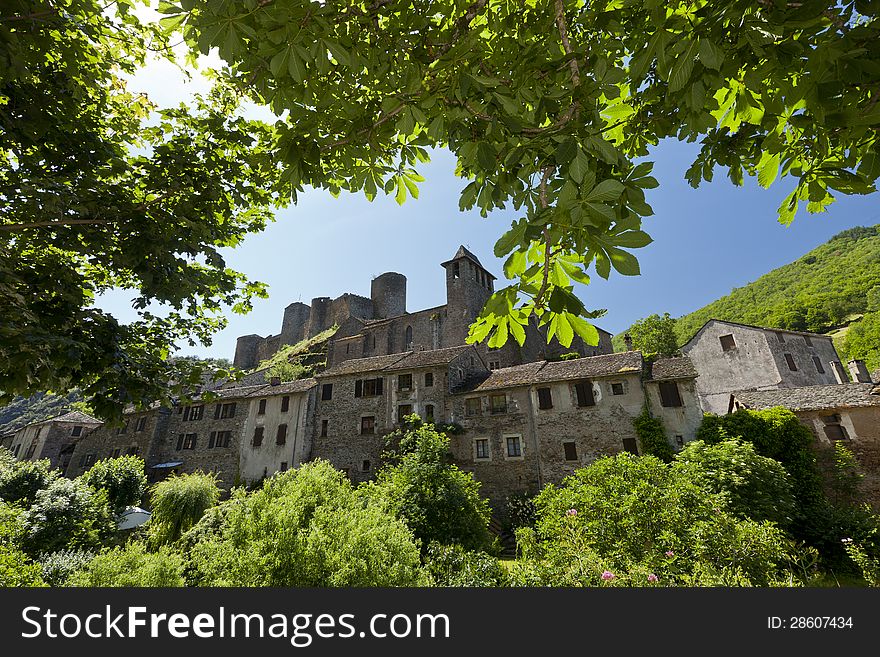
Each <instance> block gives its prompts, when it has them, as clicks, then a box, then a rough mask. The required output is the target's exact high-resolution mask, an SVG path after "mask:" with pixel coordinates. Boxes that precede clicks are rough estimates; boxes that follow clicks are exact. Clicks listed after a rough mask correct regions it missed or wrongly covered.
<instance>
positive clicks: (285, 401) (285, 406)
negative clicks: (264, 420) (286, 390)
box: [281, 396, 290, 413]
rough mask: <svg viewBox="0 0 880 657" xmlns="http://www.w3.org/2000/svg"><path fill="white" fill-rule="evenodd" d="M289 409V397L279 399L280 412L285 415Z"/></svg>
mask: <svg viewBox="0 0 880 657" xmlns="http://www.w3.org/2000/svg"><path fill="white" fill-rule="evenodd" d="M289 409H290V397H288V396H284V397H282V398H281V412H282V413H286V412H287V411H288V410H289Z"/></svg>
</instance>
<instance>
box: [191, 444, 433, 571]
mask: <svg viewBox="0 0 880 657" xmlns="http://www.w3.org/2000/svg"><path fill="white" fill-rule="evenodd" d="M184 543H185V544H186V545H187V546H190V545H191V547H190V548H189V556H190V564H189V569H190V573H191V580H192V582H193V583H195V584H198V585H203V586H413V585H416V584H419V583H421V582H424V581H425V580H424V575H423V573H422V570H421V567H420V564H419V548H418V544H417V543H416V542H415V541H414V540H413V536H412V533H411V532H410V530H409V529H408V528H407V527H406V526H405V525H404V524H403V523H402V522H400V521H399V520H397V519H396V518H394V517H393V516H391V515H390V514H388V513H387V512H386V511H384V510H383V509H382V508H381V507H379V505H377V504H375V503H372V502H370V501H369V500H364V499H362V498H360V497H359V496H358V495H356V494H355V491H354V490H353V489H352V487H351V482H350V481H349V480H348V478H346V477H345V475H343V474H342V473H341V472H339V471H338V470H336V469H334V468H333V467H332V466H331V465H330V464H329V463H327V462H325V461H315V462H313V463H308V464H306V465H303V466H301V467H300V468H297V469H296V470H288V471H287V472H284V473H279V474H276V475H275V476H273V477H270V478H269V479H267V480H266V481H265V482H264V484H263V487H262V488H261V489H260V490H258V491H255V492H252V493H248V492H246V491H244V490H241V489H236V490H235V491H234V492H233V496H232V498H231V499H230V500H228V501H226V502H224V503H223V504H222V505H220V507H218V509H217V510H215V511H212V512H211V513H209V514H206V515H205V517H204V518H203V519H202V521H201V522H200V523H199V524H198V525H196V526H195V527H194V528H193V529H192V530H191V531H190V532H189V533H188V534H187V535H186V538H185V539H184Z"/></svg>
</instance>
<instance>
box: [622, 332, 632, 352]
mask: <svg viewBox="0 0 880 657" xmlns="http://www.w3.org/2000/svg"><path fill="white" fill-rule="evenodd" d="M623 344H625V345H626V350H627V351H632V350H633V339H632V336H631V335H630V334H629V333H627V334H625V335H624V336H623Z"/></svg>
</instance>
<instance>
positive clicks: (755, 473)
mask: <svg viewBox="0 0 880 657" xmlns="http://www.w3.org/2000/svg"><path fill="white" fill-rule="evenodd" d="M676 460H677V461H678V462H680V463H692V464H695V465H697V466H699V468H700V471H701V476H702V478H703V481H704V482H705V483H706V485H707V487H708V488H709V490H711V491H712V492H714V493H724V494H726V495H727V500H728V503H729V507H730V511H731V512H732V513H734V514H736V515H737V516H739V517H742V518H751V519H752V520H757V521H761V520H770V521H772V522H775V523H777V524H778V525H779V526H781V527H787V526H788V525H790V524H791V521H792V516H793V515H794V512H795V501H794V495H793V493H792V485H791V481H790V480H789V476H788V472H786V470H785V468H784V467H782V464H781V463H779V461H776V460H775V459H771V458H767V457H766V456H760V455H758V453H757V452H756V451H755V447H754V445H752V444H751V443H748V442H743V441H740V440H737V439H733V438H729V439H727V440H723V441H722V442H720V443H716V444H715V445H707V444H706V443H704V442H703V441H702V440H696V441H693V442H690V443H688V444H687V445H686V446H685V447H684V449H682V451H681V452H679V453H678V455H677V456H676Z"/></svg>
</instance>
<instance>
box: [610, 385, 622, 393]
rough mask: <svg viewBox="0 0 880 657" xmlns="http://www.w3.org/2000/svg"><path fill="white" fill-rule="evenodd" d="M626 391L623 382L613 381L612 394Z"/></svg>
mask: <svg viewBox="0 0 880 657" xmlns="http://www.w3.org/2000/svg"><path fill="white" fill-rule="evenodd" d="M623 393H624V389H623V384H622V383H612V384H611V394H612V395H622V394H623Z"/></svg>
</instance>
